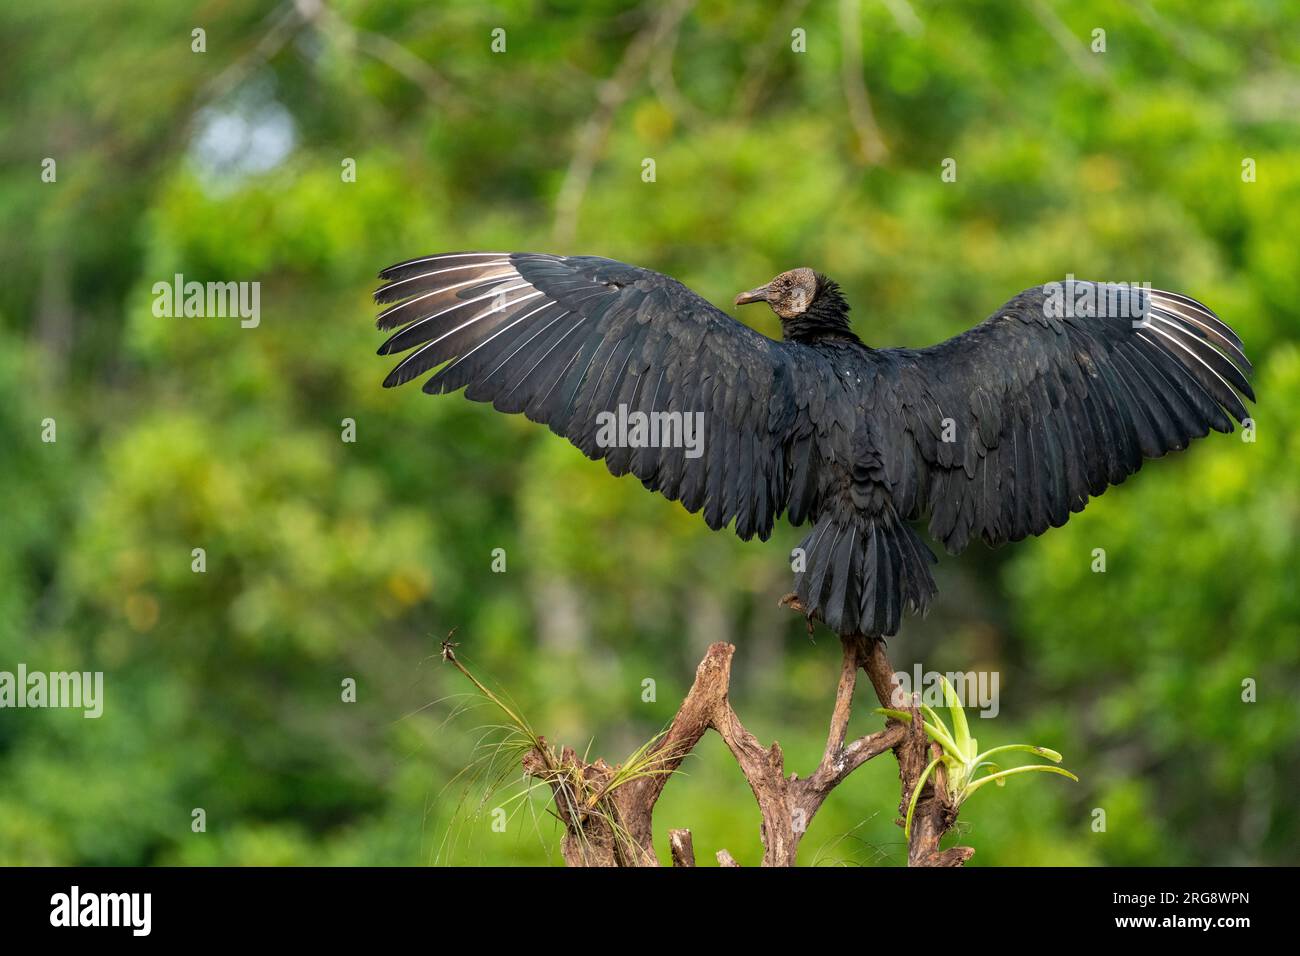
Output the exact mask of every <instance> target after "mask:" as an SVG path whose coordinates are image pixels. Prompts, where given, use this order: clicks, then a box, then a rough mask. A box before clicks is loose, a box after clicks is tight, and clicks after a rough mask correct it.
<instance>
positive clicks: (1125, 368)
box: [876, 282, 1255, 553]
mask: <svg viewBox="0 0 1300 956" xmlns="http://www.w3.org/2000/svg"><path fill="white" fill-rule="evenodd" d="M1074 285H1075V286H1076V288H1077V290H1078V291H1076V292H1074V293H1073V295H1078V296H1080V297H1084V294H1088V295H1091V296H1092V298H1093V299H1094V300H1095V304H1101V305H1102V306H1104V307H1103V308H1100V309H1096V308H1091V307H1090V308H1088V309H1085V310H1084V311H1090V312H1096V313H1100V314H1089V315H1081V314H1074V312H1075V310H1073V309H1069V308H1068V307H1067V308H1064V309H1063V308H1060V306H1062V305H1063V304H1065V303H1063V301H1062V300H1061V298H1060V296H1056V295H1053V292H1054V291H1055V290H1049V289H1048V288H1047V287H1038V288H1034V289H1029V290H1027V291H1025V292H1022V293H1021V294H1020V295H1018V296H1016V297H1015V298H1014V299H1012V300H1011V301H1010V302H1008V303H1007V304H1006V305H1004V306H1003V307H1002V308H1001V309H999V310H998V311H997V312H996V313H994V314H993V315H992V316H991V317H990V318H988V319H986V320H985V321H984V322H982V323H980V324H979V325H977V326H976V327H975V328H973V329H971V330H970V331H968V332H965V333H963V334H961V335H958V336H956V337H954V338H951V339H949V340H948V341H946V342H942V343H940V344H939V345H935V346H932V347H931V348H926V349H886V350H883V351H881V352H878V353H876V355H877V357H878V363H879V366H880V368H881V372H882V374H881V376H880V378H879V380H878V382H879V389H878V391H877V396H878V398H877V402H878V406H879V407H878V410H877V419H876V420H877V434H878V436H879V440H881V441H882V442H886V443H890V445H891V449H892V450H891V453H890V454H889V455H888V456H887V458H888V462H889V469H890V472H891V474H890V482H891V484H892V485H893V486H894V498H895V501H896V502H897V503H898V504H899V507H900V510H901V511H902V513H903V514H904V515H906V516H907V517H911V518H919V517H921V516H923V515H926V514H928V515H930V533H931V534H932V535H933V536H934V537H935V538H936V539H938V540H939V541H942V542H943V543H944V545H945V547H946V548H947V549H948V550H949V551H950V552H952V553H956V552H958V551H961V550H962V549H963V548H965V547H966V545H967V544H968V543H969V542H970V541H971V540H972V539H973V538H976V537H982V538H983V539H984V540H985V541H987V542H988V543H990V544H999V543H1001V542H1003V541H1017V540H1019V539H1021V538H1023V537H1025V536H1026V535H1030V534H1041V533H1042V532H1043V531H1045V530H1046V529H1047V528H1048V527H1051V526H1057V525H1061V524H1064V523H1065V521H1066V520H1067V519H1068V518H1069V516H1070V513H1071V512H1074V511H1080V510H1082V509H1083V507H1084V505H1086V504H1087V502H1088V499H1089V497H1090V496H1095V495H1099V494H1101V493H1102V492H1103V491H1105V490H1106V488H1107V486H1109V485H1114V484H1118V483H1119V482H1121V481H1123V480H1124V479H1125V478H1126V477H1128V476H1129V475H1131V474H1132V473H1133V472H1135V471H1137V470H1138V469H1139V468H1140V467H1141V466H1142V461H1143V459H1144V458H1158V457H1160V456H1161V455H1164V454H1165V453H1166V452H1169V451H1172V450H1175V449H1180V448H1185V447H1186V446H1187V445H1188V443H1189V442H1191V441H1192V439H1194V438H1199V437H1201V436H1203V435H1205V434H1207V433H1208V432H1209V431H1210V429H1215V430H1216V431H1221V432H1230V431H1232V420H1231V418H1229V416H1231V417H1232V418H1235V419H1237V420H1238V421H1244V420H1245V419H1246V418H1247V415H1248V413H1247V410H1246V406H1245V404H1244V403H1243V401H1242V397H1243V396H1244V397H1245V398H1246V399H1248V400H1250V401H1254V399H1255V394H1254V392H1253V391H1252V390H1251V387H1250V383H1249V382H1248V381H1247V378H1246V376H1247V375H1248V374H1250V371H1251V366H1250V362H1248V361H1247V360H1246V355H1245V353H1244V352H1243V350H1242V343H1241V339H1240V338H1239V337H1238V336H1237V334H1236V333H1235V332H1234V331H1233V330H1232V329H1230V328H1229V327H1228V326H1227V325H1226V324H1225V323H1224V322H1223V321H1222V320H1221V319H1220V318H1219V317H1218V316H1216V315H1215V314H1214V313H1213V312H1211V311H1210V310H1209V309H1208V308H1206V307H1205V306H1204V305H1202V304H1201V303H1199V302H1197V301H1195V300H1194V299H1189V298H1187V297H1186V296H1182V295H1178V294H1177V293H1172V292H1160V291H1150V292H1148V291H1145V290H1140V289H1133V288H1129V287H1122V286H1113V285H1112V286H1107V285H1101V284H1095V283H1083V282H1076V283H1074ZM1071 301H1073V299H1071ZM1062 312H1066V313H1068V314H1061V313H1062ZM1238 393H1240V394H1238Z"/></svg>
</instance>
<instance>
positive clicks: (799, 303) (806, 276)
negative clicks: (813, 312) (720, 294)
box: [736, 268, 817, 319]
mask: <svg viewBox="0 0 1300 956" xmlns="http://www.w3.org/2000/svg"><path fill="white" fill-rule="evenodd" d="M815 298H817V273H815V272H813V271H812V270H811V269H808V268H802V269H791V270H790V271H789V272H782V273H781V274H780V275H779V276H777V277H776V278H775V279H773V280H772V281H771V282H769V283H768V284H767V285H761V286H759V287H758V288H757V289H750V290H749V291H748V292H742V293H740V295H738V296H736V305H745V304H746V303H749V302H766V303H767V304H768V305H770V306H771V307H772V311H773V312H775V313H776V314H777V315H778V316H779V317H780V318H782V319H793V318H795V317H796V316H800V315H803V314H804V312H806V311H807V310H808V307H809V306H810V305H812V304H813V300H814V299H815Z"/></svg>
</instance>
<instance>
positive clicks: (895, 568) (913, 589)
mask: <svg viewBox="0 0 1300 956" xmlns="http://www.w3.org/2000/svg"><path fill="white" fill-rule="evenodd" d="M935 560H936V559H935V556H934V554H933V553H932V552H931V551H930V549H929V548H927V547H926V546H925V543H924V542H923V541H922V540H921V539H920V538H919V537H917V535H916V532H915V531H913V530H912V529H911V528H909V527H908V526H907V525H906V524H905V523H904V522H903V521H901V520H900V519H899V518H898V516H897V515H896V514H894V513H893V511H890V512H888V513H886V514H883V515H877V516H875V517H874V518H868V519H866V520H864V519H863V518H861V517H860V516H858V515H852V516H840V515H823V516H822V518H821V519H820V520H819V521H818V522H817V524H816V525H815V526H814V527H813V529H812V531H810V532H809V533H808V536H807V537H806V538H804V539H803V541H802V542H801V543H800V545H799V551H798V552H796V561H797V563H796V567H800V566H802V570H801V571H797V572H796V573H795V579H794V590H795V594H796V595H798V598H799V603H800V604H802V605H803V606H804V608H805V609H806V610H807V611H808V613H809V614H810V615H811V616H812V617H815V618H817V619H818V620H820V621H821V622H822V623H824V624H825V625H826V626H827V627H829V628H830V629H831V630H833V631H835V632H836V633H837V634H865V635H869V636H873V637H889V636H891V635H893V634H897V633H898V628H899V624H900V622H901V618H902V612H903V610H904V609H905V608H906V609H908V610H911V611H914V612H920V613H924V612H925V610H926V609H927V608H928V607H929V605H930V599H931V598H932V597H933V596H934V593H935V586H934V578H933V577H932V576H931V574H930V565H931V564H934V563H935ZM799 561H801V562H802V564H801V565H800V564H799V563H798V562H799Z"/></svg>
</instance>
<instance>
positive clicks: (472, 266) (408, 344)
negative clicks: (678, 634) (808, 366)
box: [375, 252, 808, 538]
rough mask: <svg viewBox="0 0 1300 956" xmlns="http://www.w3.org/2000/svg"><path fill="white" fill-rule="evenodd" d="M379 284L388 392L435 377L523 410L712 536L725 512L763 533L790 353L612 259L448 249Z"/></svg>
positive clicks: (795, 409) (782, 428)
mask: <svg viewBox="0 0 1300 956" xmlns="http://www.w3.org/2000/svg"><path fill="white" fill-rule="evenodd" d="M380 278H381V279H386V280H388V283H387V284H386V285H384V286H382V287H381V288H380V289H379V290H378V291H377V292H376V293H375V299H376V301H378V302H380V303H395V304H393V305H391V306H390V307H389V308H387V309H385V310H384V311H383V312H382V313H381V314H380V315H379V318H378V320H377V325H378V326H379V328H380V329H397V330H398V331H397V332H395V333H394V334H393V336H392V337H391V338H389V340H388V341H387V342H385V343H384V345H383V346H382V347H381V348H380V350H379V353H380V354H381V355H391V354H396V353H399V352H407V353H408V354H407V355H406V356H405V358H403V359H402V361H401V362H400V363H399V364H398V365H397V366H396V367H395V368H394V369H393V371H392V372H391V373H390V374H389V376H388V378H387V379H386V380H385V382H384V385H385V386H393V385H400V384H402V383H404V382H408V381H410V380H411V379H413V378H415V377H416V376H419V375H422V374H424V373H425V372H429V371H431V370H435V369H436V370H437V371H436V372H435V374H434V375H433V376H431V377H430V378H429V380H428V381H427V382H425V383H424V390H425V391H426V392H430V393H439V392H452V391H455V390H457V389H460V388H464V389H465V394H466V396H467V397H468V398H470V399H473V400H474V401H480V402H490V403H491V404H492V405H493V407H495V408H496V409H498V410H499V411H503V412H523V413H524V414H525V415H526V416H527V417H528V418H530V419H532V420H533V421H535V422H541V423H544V424H546V425H548V426H549V427H550V428H551V430H552V431H554V432H555V433H556V434H557V435H563V436H564V437H565V438H567V439H569V441H571V442H573V444H574V445H576V446H577V447H578V448H579V449H581V451H582V452H583V453H584V454H585V455H587V456H588V457H589V458H594V459H600V458H603V459H604V461H605V464H606V466H607V467H608V468H609V470H610V471H611V472H612V473H614V474H615V475H621V474H624V473H626V472H631V473H632V474H634V475H636V476H637V477H638V478H640V479H641V481H642V483H643V484H644V485H645V486H646V487H647V488H650V489H651V490H653V491H658V492H660V493H661V494H663V495H664V496H665V497H667V498H669V499H670V500H680V501H681V502H682V504H683V505H685V507H686V509H687V510H688V511H692V512H695V511H698V510H700V509H701V508H703V509H704V519H705V521H707V522H708V524H709V527H711V528H714V529H717V528H720V527H723V526H725V525H726V524H727V523H728V522H729V521H731V520H732V519H733V518H734V519H735V522H736V533H737V534H738V535H740V537H742V538H749V537H751V536H753V535H754V534H758V535H759V536H760V537H762V538H766V537H767V536H768V534H769V533H770V532H771V530H772V524H773V521H774V519H775V518H776V517H777V516H778V515H779V514H780V513H781V511H782V510H783V509H784V507H785V503H786V498H787V491H788V490H787V487H786V481H787V475H786V444H787V440H788V437H789V435H790V432H791V430H792V428H793V426H794V424H795V421H796V419H797V417H798V415H799V405H800V404H801V403H802V404H803V405H804V406H805V407H806V405H807V400H806V398H804V399H801V400H796V394H797V393H798V392H799V391H800V383H799V381H798V379H799V377H800V365H801V362H802V361H803V359H802V357H801V356H800V355H799V353H798V351H797V350H795V349H792V348H791V347H789V346H788V345H786V344H785V343H783V342H776V341H773V340H772V339H769V338H767V337H766V336H763V335H760V334H759V333H758V332H755V331H754V330H753V329H750V328H748V327H747V326H744V325H742V324H740V323H739V322H737V321H735V320H734V319H732V318H731V317H730V316H728V315H726V314H725V313H723V312H721V311H719V310H718V309H716V308H714V307H713V306H712V305H710V304H709V303H708V302H706V301H705V300H704V299H702V298H700V297H699V296H698V295H696V294H695V293H694V292H692V291H691V290H690V289H688V288H686V287H685V286H684V285H682V284H681V283H679V282H677V281H676V280H674V279H671V278H669V277H667V276H664V275H660V274H659V273H657V272H652V271H650V270H648V269H639V268H636V267H635V266H629V265H626V264H624V263H621V262H614V261H612V260H609V259H598V258H593V257H589V256H568V257H565V256H551V255H539V254H533V253H517V252H516V253H477V252H471V253H451V254H447V255H436V256H427V257H424V258H420V259H412V260H410V261H409V262H403V263H401V264H399V265H395V266H392V267H391V268H388V269H385V270H384V271H383V272H381V273H380ZM802 391H803V393H804V394H806V393H807V392H808V389H807V388H803V389H802ZM638 429H639V431H638Z"/></svg>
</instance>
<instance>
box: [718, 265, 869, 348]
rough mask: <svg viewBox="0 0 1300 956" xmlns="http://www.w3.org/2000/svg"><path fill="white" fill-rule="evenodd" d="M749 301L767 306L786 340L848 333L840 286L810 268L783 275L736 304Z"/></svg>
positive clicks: (744, 294) (750, 292)
mask: <svg viewBox="0 0 1300 956" xmlns="http://www.w3.org/2000/svg"><path fill="white" fill-rule="evenodd" d="M750 302H766V303H767V304H768V305H770V306H771V307H772V311H773V312H775V313H776V315H777V318H779V319H780V320H781V327H782V329H784V331H785V334H786V337H787V338H792V339H799V338H810V337H813V336H815V335H818V334H822V335H826V334H835V335H843V334H845V333H848V329H849V324H848V315H849V305H848V303H847V302H845V301H844V296H843V295H841V294H840V287H839V285H837V284H836V283H835V282H833V281H832V280H830V279H828V278H826V276H824V275H822V274H821V273H819V272H814V271H813V270H812V269H808V268H802V269H791V270H790V271H789V272H782V273H781V274H780V275H779V276H777V277H776V278H775V279H773V280H772V281H771V282H769V283H768V284H767V285H761V286H759V287H758V288H757V289H750V290H749V291H748V292H742V293H740V295H738V296H736V305H747V304H748V303H750ZM848 334H852V333H848Z"/></svg>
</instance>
